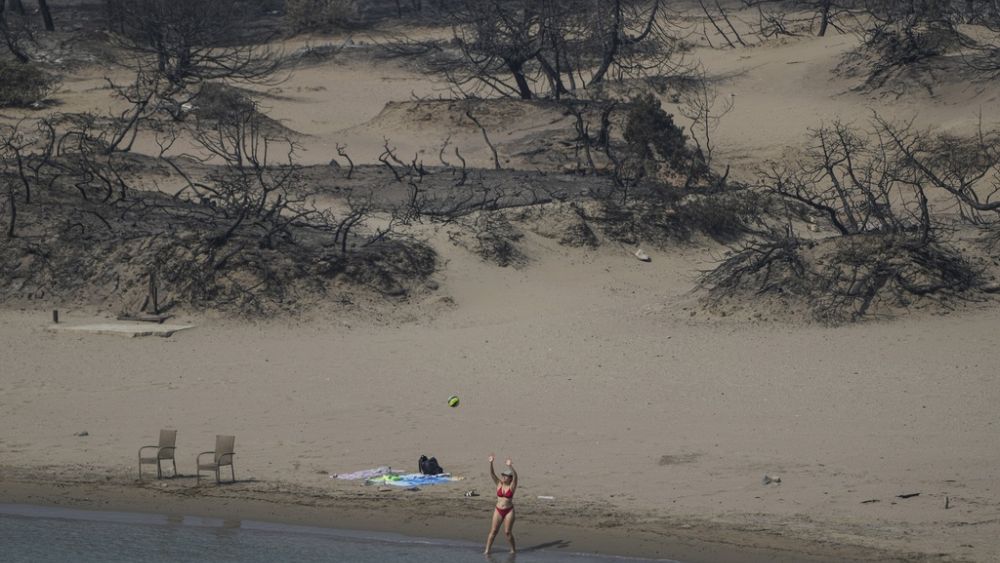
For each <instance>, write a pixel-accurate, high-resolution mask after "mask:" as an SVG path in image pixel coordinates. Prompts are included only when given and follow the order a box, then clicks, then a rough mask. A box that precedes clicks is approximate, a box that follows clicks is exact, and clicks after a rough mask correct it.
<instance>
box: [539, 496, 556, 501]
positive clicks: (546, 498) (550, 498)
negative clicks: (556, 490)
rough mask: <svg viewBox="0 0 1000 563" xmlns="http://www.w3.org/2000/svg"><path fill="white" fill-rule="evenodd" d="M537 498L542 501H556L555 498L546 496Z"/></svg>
mask: <svg viewBox="0 0 1000 563" xmlns="http://www.w3.org/2000/svg"><path fill="white" fill-rule="evenodd" d="M538 498H540V499H542V500H556V497H550V496H548V495H538Z"/></svg>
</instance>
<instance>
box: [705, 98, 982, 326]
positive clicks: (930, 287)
mask: <svg viewBox="0 0 1000 563" xmlns="http://www.w3.org/2000/svg"><path fill="white" fill-rule="evenodd" d="M922 142H923V137H922V136H921V135H917V134H914V133H912V132H911V131H910V129H909V128H908V127H906V126H895V125H892V124H890V123H888V122H886V121H883V120H881V119H877V118H876V119H875V121H874V122H873V124H872V127H871V128H869V129H855V128H852V127H848V126H845V125H844V124H841V123H834V124H832V125H831V126H828V127H822V128H819V129H817V130H815V131H813V132H812V133H811V142H810V144H809V145H808V146H807V148H806V149H805V150H804V152H803V154H802V155H801V156H800V157H799V158H798V159H797V161H796V162H793V163H784V164H780V163H771V164H770V165H768V166H767V167H765V169H763V170H762V172H761V179H760V182H759V185H758V189H759V190H761V191H763V192H764V193H765V194H769V195H770V196H773V197H777V198H779V200H782V201H785V202H787V207H786V209H787V212H786V213H785V214H784V216H783V218H780V219H779V220H777V221H771V222H770V224H769V226H768V227H767V229H766V230H765V231H762V232H760V233H759V236H758V237H755V238H754V239H753V240H751V241H750V242H748V243H746V244H745V245H744V247H743V248H742V249H740V250H739V251H737V252H735V253H734V254H732V255H731V256H730V257H728V258H727V259H726V260H724V261H723V262H722V263H721V264H720V265H719V266H718V267H717V268H716V269H715V270H713V271H711V272H709V273H707V274H706V275H705V276H704V278H703V280H702V285H703V287H704V288H705V289H706V291H707V293H706V295H707V297H706V299H707V301H708V302H709V304H710V305H712V306H723V305H724V303H726V302H727V301H730V300H733V299H740V298H750V297H751V296H753V299H766V298H768V297H770V298H773V299H779V300H780V299H797V300H800V302H801V303H803V306H804V307H805V308H806V309H807V310H808V311H810V313H811V314H812V315H813V316H814V317H815V318H816V319H819V320H821V321H824V322H832V323H838V322H844V321H849V320H857V319H860V318H862V317H865V316H867V315H869V314H870V313H871V311H872V310H873V308H875V307H877V306H880V305H886V306H888V307H889V308H898V307H903V308H905V307H907V306H909V305H910V304H911V303H913V302H914V301H916V300H920V299H925V298H926V299H939V298H940V299H947V298H949V297H967V296H972V295H975V292H976V291H977V290H978V289H979V288H980V287H981V285H982V283H983V279H982V276H981V268H980V267H979V266H977V265H976V264H975V263H973V262H972V261H971V260H969V259H968V258H966V257H964V256H963V255H962V254H961V253H960V252H959V251H958V250H956V249H955V248H954V247H953V246H952V245H951V244H950V243H949V234H950V231H949V229H947V228H946V223H945V221H944V220H943V219H942V218H941V217H939V216H938V215H937V214H935V213H934V212H933V210H932V209H931V206H930V204H929V199H928V196H927V192H928V190H930V189H933V188H934V187H935V184H936V182H935V179H934V178H935V175H934V174H933V173H932V171H931V169H930V168H929V166H927V165H926V164H925V163H921V162H920V161H919V160H918V159H917V158H915V156H917V155H919V154H920V153H919V149H917V147H920V146H921V144H922ZM971 176H974V174H970V177H971ZM803 225H808V226H809V227H810V228H809V230H811V231H814V232H816V233H824V232H829V231H828V229H832V230H833V234H832V235H829V234H828V235H827V236H825V237H823V236H820V237H817V236H816V235H810V236H803V235H800V234H798V232H797V230H798V229H799V228H800V227H802V226H803ZM824 225H825V226H824Z"/></svg>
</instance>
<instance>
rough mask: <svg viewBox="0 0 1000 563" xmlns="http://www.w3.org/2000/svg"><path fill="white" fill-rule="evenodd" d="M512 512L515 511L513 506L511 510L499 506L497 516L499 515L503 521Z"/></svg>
mask: <svg viewBox="0 0 1000 563" xmlns="http://www.w3.org/2000/svg"><path fill="white" fill-rule="evenodd" d="M511 510H514V507H513V506H512V507H510V508H500V507H499V506H498V507H497V514H499V515H500V520H503V519H504V518H506V517H507V515H508V514H510V511H511Z"/></svg>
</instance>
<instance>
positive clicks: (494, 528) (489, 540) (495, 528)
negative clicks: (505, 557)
mask: <svg viewBox="0 0 1000 563" xmlns="http://www.w3.org/2000/svg"><path fill="white" fill-rule="evenodd" d="M501 522H503V518H502V517H501V516H500V513H499V512H497V509H496V508H494V509H493V522H492V523H490V535H488V536H486V551H484V552H483V553H485V554H487V555H489V553H490V549H492V548H493V540H494V539H496V537H497V532H499V531H500V523H501Z"/></svg>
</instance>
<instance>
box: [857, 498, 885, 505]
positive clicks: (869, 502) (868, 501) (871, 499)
mask: <svg viewBox="0 0 1000 563" xmlns="http://www.w3.org/2000/svg"><path fill="white" fill-rule="evenodd" d="M873 502H882V501H880V500H878V499H877V498H870V499H868V500H863V501H861V504H872V503H873Z"/></svg>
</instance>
